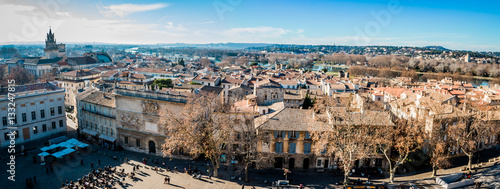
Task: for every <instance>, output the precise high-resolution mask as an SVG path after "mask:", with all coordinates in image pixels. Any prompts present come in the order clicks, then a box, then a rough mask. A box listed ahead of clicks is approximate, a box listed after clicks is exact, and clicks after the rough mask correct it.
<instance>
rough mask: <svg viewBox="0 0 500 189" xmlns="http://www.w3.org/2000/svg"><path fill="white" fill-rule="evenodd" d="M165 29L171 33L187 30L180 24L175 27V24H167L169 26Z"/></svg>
mask: <svg viewBox="0 0 500 189" xmlns="http://www.w3.org/2000/svg"><path fill="white" fill-rule="evenodd" d="M165 28H166V29H167V30H169V31H186V30H187V29H186V28H185V27H184V26H182V25H180V24H177V25H175V24H174V23H173V22H167V25H165Z"/></svg>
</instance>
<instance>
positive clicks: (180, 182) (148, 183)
mask: <svg viewBox="0 0 500 189" xmlns="http://www.w3.org/2000/svg"><path fill="white" fill-rule="evenodd" d="M68 122H70V120H69V119H68ZM68 125H71V124H70V123H68ZM66 136H67V137H69V138H74V137H76V133H75V132H74V128H73V127H72V126H69V127H68V133H67V134H66ZM47 140H48V139H43V140H39V141H32V142H30V143H27V144H24V145H25V147H26V149H28V150H29V151H28V153H27V155H26V156H23V155H21V154H18V155H17V156H16V177H15V178H16V181H15V182H12V181H9V180H7V177H8V173H7V172H6V171H5V170H7V165H6V164H5V163H2V164H1V165H0V169H2V171H1V172H0V177H1V178H0V183H2V185H1V187H0V188H2V189H4V188H6V189H10V188H12V189H14V188H26V182H25V181H26V179H27V178H32V179H33V178H34V177H35V176H36V178H37V179H36V181H37V182H36V184H34V188H61V184H62V183H63V182H65V181H74V182H76V181H77V180H78V179H79V178H82V177H83V176H84V175H86V174H88V173H89V172H91V171H92V168H91V163H93V164H94V168H96V169H97V168H103V167H104V166H106V165H110V166H112V167H116V170H121V169H125V171H124V172H125V173H131V172H132V171H133V166H134V165H140V170H139V171H136V174H135V179H133V180H132V179H130V177H126V179H125V183H124V184H122V185H119V184H117V185H115V186H114V188H118V189H119V188H242V185H244V188H252V187H255V188H270V186H271V184H270V183H271V182H272V181H276V180H282V179H284V176H283V172H282V171H281V170H253V169H252V170H250V171H249V178H250V182H244V181H242V180H243V177H244V174H243V172H242V170H241V169H236V170H235V171H233V170H232V169H231V167H225V166H222V167H221V168H220V169H219V177H218V178H215V177H212V178H208V176H207V171H206V165H207V164H206V163H207V162H204V161H197V162H194V161H192V160H182V159H171V158H163V157H157V156H151V155H147V154H142V153H135V152H130V151H125V150H122V151H111V150H109V149H105V148H103V147H100V146H96V145H95V144H92V145H91V146H89V147H88V149H87V150H82V151H80V152H78V153H75V154H73V155H72V156H71V157H69V156H68V157H65V158H62V159H58V160H57V161H56V162H54V163H53V164H52V171H50V169H48V170H49V171H48V172H47V169H46V168H45V166H42V165H40V162H36V163H34V162H33V156H35V155H36V154H37V153H39V148H41V147H43V146H44V144H45V143H46V142H47ZM84 142H86V143H89V142H88V141H84ZM6 150H7V149H2V151H1V152H0V157H1V158H2V159H1V160H2V162H6V161H7V159H6V158H8V157H7V156H6V154H7V153H6V152H7V151H6ZM495 154H496V155H497V156H498V155H500V154H498V150H496V151H495V152H494V155H495ZM125 158H127V159H128V162H127V163H126V162H125ZM144 158H146V159H147V161H146V165H144V164H143V163H142V160H143V159H144ZM156 158H158V164H156ZM82 160H83V165H81V161H82ZM99 161H100V162H101V163H100V164H99ZM163 162H165V166H162V163H163ZM497 162H498V161H497ZM494 163H495V162H490V163H485V164H484V166H483V167H482V169H480V170H479V172H478V173H477V174H475V175H474V176H475V177H476V178H478V180H481V179H482V180H481V181H484V182H485V183H487V182H490V183H492V184H493V185H495V184H496V185H495V186H498V182H497V181H496V180H495V179H497V178H499V177H500V175H499V171H498V170H499V169H500V168H499V166H494ZM154 166H158V167H160V171H158V172H156V171H154V170H152V167H154ZM166 167H169V168H170V169H174V167H177V168H178V169H179V171H182V170H183V169H184V168H189V167H191V168H192V169H194V168H195V167H196V168H198V169H199V170H201V173H202V174H203V176H202V178H201V179H195V178H192V176H190V175H188V174H186V173H181V172H176V171H166V170H165V168H166ZM460 168H463V166H459V167H454V168H450V169H446V170H439V171H438V174H439V175H444V174H450V173H456V172H459V171H460V170H459V169H460ZM417 171H418V172H420V173H417V174H413V175H410V176H404V177H396V183H395V184H394V185H391V187H396V186H398V185H399V184H403V185H404V186H405V187H407V188H409V187H410V186H414V187H416V188H425V189H428V188H441V187H440V186H439V185H437V184H436V183H435V181H434V179H431V178H430V172H429V171H428V170H417ZM233 175H234V177H235V179H231V177H233ZM167 176H168V177H170V184H163V183H164V178H165V177H167ZM240 177H241V179H242V180H239V178H240ZM117 178H120V177H117ZM288 178H289V179H290V180H291V182H292V184H294V186H295V187H297V186H298V185H299V184H304V186H305V187H306V188H341V186H338V185H335V183H337V182H339V181H341V180H342V179H343V177H342V176H341V175H332V174H330V173H317V172H313V171H300V170H292V173H291V174H289V175H288ZM351 179H353V180H356V179H358V178H357V177H351ZM360 179H361V180H363V181H365V180H366V178H360ZM370 181H371V182H372V183H374V184H381V183H383V182H387V179H386V178H380V179H376V178H374V179H371V180H370ZM483 186H484V185H483Z"/></svg>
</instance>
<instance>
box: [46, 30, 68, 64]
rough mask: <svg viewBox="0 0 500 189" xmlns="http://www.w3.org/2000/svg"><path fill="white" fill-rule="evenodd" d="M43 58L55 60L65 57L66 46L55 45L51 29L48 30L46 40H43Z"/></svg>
mask: <svg viewBox="0 0 500 189" xmlns="http://www.w3.org/2000/svg"><path fill="white" fill-rule="evenodd" d="M43 51H44V52H45V58H48V59H50V58H57V57H63V56H65V55H66V45H64V44H57V43H56V38H55V36H54V33H52V28H49V33H47V38H46V39H45V48H44V49H43Z"/></svg>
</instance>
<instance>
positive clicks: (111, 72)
mask: <svg viewBox="0 0 500 189" xmlns="http://www.w3.org/2000/svg"><path fill="white" fill-rule="evenodd" d="M115 74H118V71H115V70H109V71H107V72H104V73H102V74H101V77H110V76H113V75H115Z"/></svg>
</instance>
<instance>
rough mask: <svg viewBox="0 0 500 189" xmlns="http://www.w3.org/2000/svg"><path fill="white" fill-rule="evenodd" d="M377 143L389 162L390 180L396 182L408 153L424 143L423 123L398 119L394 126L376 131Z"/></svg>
mask: <svg viewBox="0 0 500 189" xmlns="http://www.w3.org/2000/svg"><path fill="white" fill-rule="evenodd" d="M376 135H377V137H375V140H374V141H375V144H376V145H377V149H378V151H379V152H382V154H383V155H384V157H385V158H386V160H387V162H388V163H389V174H390V176H389V182H390V183H394V174H395V173H396V170H397V168H398V167H399V166H400V165H402V164H404V163H405V162H406V160H407V158H408V155H409V154H410V153H412V152H415V151H416V150H417V149H419V148H420V147H421V146H422V144H423V139H424V135H423V125H421V124H419V122H418V121H408V120H401V119H400V120H397V121H396V125H395V126H394V127H382V128H381V129H379V131H377V132H376Z"/></svg>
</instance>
